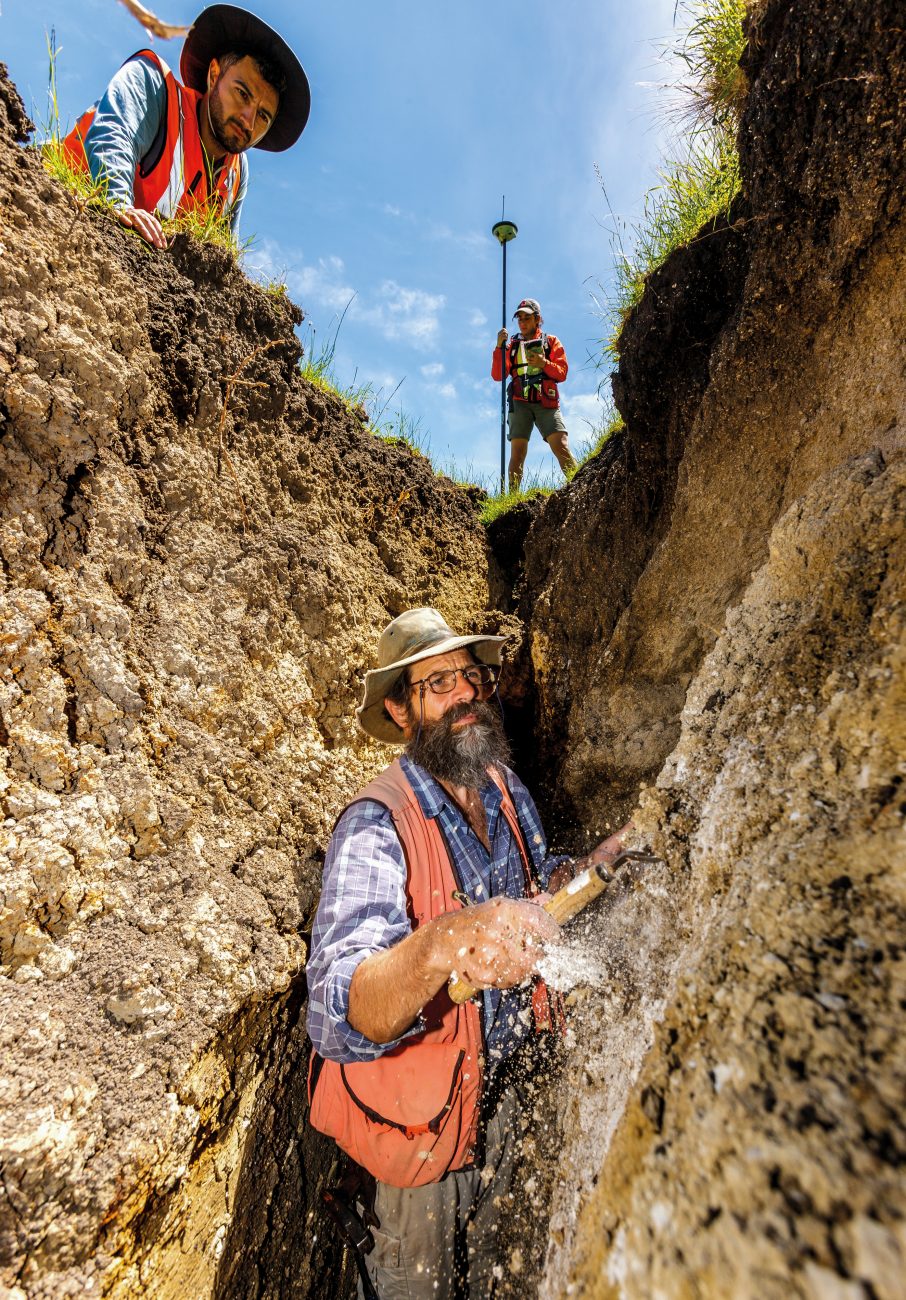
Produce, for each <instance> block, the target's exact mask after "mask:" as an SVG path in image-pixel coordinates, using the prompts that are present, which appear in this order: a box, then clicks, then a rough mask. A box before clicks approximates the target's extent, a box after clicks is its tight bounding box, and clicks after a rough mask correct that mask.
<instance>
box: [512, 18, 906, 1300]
mask: <svg viewBox="0 0 906 1300" xmlns="http://www.w3.org/2000/svg"><path fill="white" fill-rule="evenodd" d="M898 10H899V7H898V6H895V5H893V4H891V3H885V2H883V0H873V2H872V3H867V4H866V3H861V2H859V3H856V2H855V0H853V2H852V3H844V4H840V3H834V4H831V3H823V2H821V0H803V2H802V3H798V4H795V5H793V4H790V3H789V2H788V0H762V3H760V4H758V5H756V6H753V8H752V10H751V11H750V19H749V23H750V44H749V49H748V52H747V54H746V57H745V60H744V65H745V68H746V70H747V73H748V75H749V77H750V83H751V84H750V89H749V97H748V101H747V107H746V111H745V116H744V119H743V123H742V129H741V145H742V163H743V193H742V196H741V198H740V200H739V202H738V204H737V206H736V208H735V209H734V211H733V213H732V214H731V221H730V223H729V225H728V226H727V227H721V228H718V229H717V230H715V231H707V232H703V234H702V236H701V237H700V238H699V239H698V240H697V241H696V242H695V243H694V244H693V246H692V247H690V248H688V249H685V250H683V251H682V252H681V253H679V254H677V255H675V256H674V257H672V258H671V259H670V260H669V261H668V262H667V263H666V265H665V266H664V267H662V268H661V270H660V271H658V272H657V273H656V274H655V275H653V276H652V277H651V279H650V281H649V283H648V286H647V289H646V293H645V296H644V298H643V299H642V302H641V304H640V305H639V307H638V308H637V309H636V311H635V312H634V313H633V315H632V317H631V318H630V320H629V322H628V323H627V326H626V329H625V331H624V334H623V337H622V340H621V361H620V366H619V371H618V374H617V375H616V376H615V378H614V392H615V395H616V397H617V401H618V404H619V406H620V409H621V412H622V414H623V416H624V419H625V420H626V424H627V428H626V430H625V432H624V433H623V434H622V435H619V436H618V437H617V438H615V439H612V440H611V442H610V443H609V444H608V445H607V446H606V447H605V449H604V450H603V452H602V453H601V454H600V455H599V456H598V457H597V458H596V460H595V461H592V462H591V463H590V464H589V465H588V466H586V467H585V468H583V470H582V471H581V472H580V473H579V475H578V476H577V477H576V479H575V480H574V482H573V485H572V487H571V488H570V489H569V490H568V491H565V492H560V493H557V494H555V496H554V497H553V498H552V499H551V500H550V501H549V502H548V503H546V504H545V506H544V508H543V509H542V510H541V511H540V512H539V514H538V515H537V516H536V518H535V520H534V522H533V524H532V526H531V529H530V531H529V534H528V537H527V539H526V542H525V566H524V572H523V576H522V579H521V588H520V598H519V602H518V605H517V608H518V611H519V613H520V614H521V615H522V617H523V619H524V621H525V623H526V627H527V635H526V642H525V643H526V646H527V653H528V657H529V660H530V666H531V670H532V674H533V680H534V684H535V689H536V691H537V699H536V706H535V707H536V710H537V720H538V724H539V733H540V738H541V741H540V743H539V745H538V747H537V751H536V752H537V754H538V757H539V773H538V776H539V778H540V779H538V778H536V785H537V786H538V787H539V793H541V794H542V796H543V797H544V798H546V799H547V800H548V802H549V804H550V806H551V808H552V809H553V811H554V812H555V813H559V815H560V817H561V818H562V819H563V820H564V821H565V822H570V821H572V822H578V823H579V824H580V825H582V826H583V827H584V828H585V831H586V833H588V834H589V835H593V834H596V833H600V831H602V830H604V829H605V828H606V827H607V825H608V824H609V823H613V822H614V821H618V820H621V819H622V817H623V816H624V815H625V814H626V813H628V812H634V820H635V822H636V825H637V827H638V831H639V835H640V837H642V838H645V839H648V840H649V841H650V842H652V843H653V844H654V845H655V846H656V847H657V848H658V850H659V851H660V852H662V853H663V855H664V858H665V861H666V866H665V867H664V868H663V869H662V870H660V871H658V872H654V873H652V875H651V877H650V879H649V881H648V883H647V887H646V888H645V889H644V890H643V891H640V893H639V895H638V897H637V898H636V899H635V900H634V902H633V904H632V906H630V907H627V908H623V909H622V910H621V911H620V913H619V914H618V915H616V916H614V917H613V918H603V919H601V920H600V921H599V923H595V922H594V921H593V919H591V920H590V921H589V923H588V927H587V928H586V932H585V933H584V934H582V933H580V934H578V935H577V936H576V940H575V944H576V947H575V953H574V962H575V965H576V968H577V969H581V970H584V972H585V979H584V983H585V991H584V992H581V991H577V992H576V994H575V997H576V998H581V1003H580V1006H581V1010H577V1012H576V1014H574V1017H573V1024H572V1030H571V1046H570V1050H569V1055H568V1059H567V1063H566V1067H565V1069H566V1077H568V1078H570V1079H571V1080H573V1081H577V1082H575V1083H574V1086H573V1088H572V1089H571V1090H570V1095H569V1099H568V1101H567V1102H565V1103H564V1101H563V1097H564V1093H563V1090H562V1088H561V1089H559V1090H558V1091H557V1092H556V1095H555V1097H554V1098H553V1099H552V1104H553V1105H555V1106H556V1105H558V1104H559V1108H560V1113H561V1119H562V1123H563V1129H562V1133H561V1138H560V1148H559V1151H558V1153H557V1154H558V1159H557V1160H556V1163H555V1166H554V1168H553V1169H552V1170H550V1171H548V1182H547V1185H548V1187H551V1186H552V1187H553V1188H554V1191H553V1197H554V1210H553V1217H552V1220H551V1228H550V1236H549V1239H548V1258H547V1266H546V1271H545V1273H544V1278H543V1281H542V1284H541V1294H542V1295H544V1296H551V1297H554V1296H556V1297H559V1296H562V1295H564V1294H567V1293H568V1288H570V1287H571V1288H572V1290H571V1291H569V1293H570V1294H577V1295H594V1296H602V1297H603V1296H613V1297H617V1296H619V1297H627V1298H628V1297H632V1298H633V1300H648V1298H649V1297H651V1296H653V1295H658V1296H663V1297H691V1296H703V1297H726V1296H733V1297H746V1298H748V1297H756V1296H757V1297H759V1300H763V1298H764V1297H775V1296H776V1297H781V1296H784V1297H788V1296H791V1295H793V1296H797V1297H821V1298H822V1300H823V1298H825V1297H838V1296H839V1297H843V1296H846V1297H853V1298H855V1297H882V1296H883V1297H885V1300H886V1298H887V1297H891V1300H892V1298H893V1297H894V1296H896V1295H898V1294H901V1293H902V1278H903V1276H906V1229H904V1222H906V1190H904V1183H903V1178H902V1162H903V1152H904V1150H906V1128H904V1124H903V1120H902V1114H903V1102H904V1100H906V1057H904V1052H903V1047H902V1037H901V1035H899V1033H898V1031H897V1022H898V1019H899V1018H900V1016H901V1015H902V1007H903V1005H906V1002H904V995H906V987H904V983H903V956H902V935H903V932H904V931H903V921H904V917H903V906H904V900H906V892H904V874H903V872H904V864H906V836H904V811H906V804H904V800H903V797H902V782H903V779H904V776H906V767H904V754H906V707H904V705H906V687H904V657H903V640H904V625H903V609H904V597H906V590H904V552H903V545H904V543H903V523H904V517H906V516H904V505H906V501H904V496H903V490H904V473H906V466H904V451H906V347H904V339H906V293H904V283H906V274H904V273H906V223H904V207H903V200H902V195H903V192H904V179H906V177H904V157H906V153H904V143H906V141H904V135H906V122H904V119H903V115H902V112H901V109H900V107H899V106H900V105H901V104H902V102H903V99H904V90H906V84H904V83H906V46H904V39H906V37H904V30H903V24H902V21H901V20H900V19H901V15H900V16H899V17H898ZM534 1182H535V1183H536V1184H537V1186H538V1191H537V1192H536V1198H535V1202H534V1205H533V1207H532V1208H533V1209H534V1211H535V1212H536V1213H538V1212H539V1211H540V1207H541V1205H544V1206H545V1208H547V1205H548V1202H547V1198H546V1195H545V1193H544V1190H543V1186H542V1184H541V1182H540V1181H539V1180H538V1179H536V1180H534ZM539 1198H540V1199H539Z"/></svg>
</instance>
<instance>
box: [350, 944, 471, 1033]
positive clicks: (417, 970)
mask: <svg viewBox="0 0 906 1300" xmlns="http://www.w3.org/2000/svg"><path fill="white" fill-rule="evenodd" d="M448 976H449V971H446V972H445V971H444V970H443V968H442V967H438V965H437V960H436V952H435V936H434V927H433V926H432V924H431V923H430V922H429V923H428V924H427V925H423V926H420V927H419V928H418V929H417V930H414V931H413V932H412V934H410V935H408V936H407V937H406V938H405V939H402V940H401V941H400V942H399V943H397V944H394V946H393V947H392V948H385V949H384V950H383V951H382V952H375V953H372V954H371V956H370V957H366V958H365V960H364V961H363V962H362V963H361V965H359V966H358V967H357V968H356V971H355V974H354V975H353V977H352V981H351V983H350V985H349V1012H348V1014H347V1017H346V1018H347V1020H348V1021H349V1023H350V1024H351V1025H352V1027H353V1029H356V1030H358V1032H359V1033H360V1034H364V1035H365V1037H366V1038H370V1039H371V1041H372V1042H374V1043H391V1042H393V1040H394V1039H395V1038H399V1037H400V1035H401V1034H404V1033H405V1032H406V1030H407V1029H408V1028H409V1026H410V1025H411V1024H412V1022H413V1021H414V1020H415V1017H416V1016H417V1015H418V1013H419V1012H420V1011H421V1009H422V1007H424V1006H425V1005H426V1004H427V1003H428V1002H430V1001H431V999H432V998H433V997H434V994H435V993H436V992H437V991H438V989H440V988H442V987H443V985H444V984H445V983H446V981H447V977H448Z"/></svg>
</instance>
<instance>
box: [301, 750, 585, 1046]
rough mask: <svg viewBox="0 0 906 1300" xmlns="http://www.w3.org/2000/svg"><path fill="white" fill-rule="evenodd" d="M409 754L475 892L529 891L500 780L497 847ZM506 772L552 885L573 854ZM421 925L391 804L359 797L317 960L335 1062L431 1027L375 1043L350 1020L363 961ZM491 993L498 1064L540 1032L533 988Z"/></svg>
mask: <svg viewBox="0 0 906 1300" xmlns="http://www.w3.org/2000/svg"><path fill="white" fill-rule="evenodd" d="M401 762H402V766H403V770H404V772H405V773H406V776H407V777H408V779H409V781H410V783H411V785H412V788H413V790H414V791H415V795H416V798H417V799H418V802H419V804H420V805H421V808H422V811H423V812H424V814H425V816H426V817H436V818H437V819H438V821H439V823H440V827H441V830H442V831H443V834H444V838H445V839H446V842H447V844H448V845H449V846H450V851H451V853H452V855H453V861H454V868H455V872H456V876H457V877H458V879H459V882H460V884H461V886H462V889H463V891H464V892H465V893H466V894H467V895H468V896H469V898H471V899H472V901H473V902H474V903H483V902H486V901H487V900H488V899H489V898H494V897H497V896H499V895H501V894H506V895H507V896H508V897H509V898H522V897H524V895H525V874H524V872H523V868H522V858H521V856H520V853H519V848H518V846H517V844H516V840H515V838H514V836H513V834H512V832H511V831H510V828H509V825H508V823H507V821H506V818H505V817H504V816H503V814H502V812H501V803H502V796H501V793H500V790H499V789H498V788H497V786H496V785H495V784H494V782H493V781H491V780H488V781H487V782H486V783H485V785H484V786H483V787H482V789H481V791H480V794H481V800H482V803H483V804H484V810H485V814H486V816H487V823H488V843H489V844H490V846H491V852H490V854H489V853H488V851H487V849H486V848H485V847H484V845H483V844H482V842H481V840H480V839H479V838H478V836H477V835H476V834H475V832H474V831H473V830H472V828H471V826H470V825H469V823H468V820H467V819H466V817H465V816H464V814H463V813H462V811H461V809H460V808H459V806H458V805H457V804H456V803H455V802H454V800H453V799H451V798H450V796H449V795H448V794H447V792H446V790H445V789H444V788H443V786H442V785H440V784H439V783H438V782H437V781H435V780H434V778H433V777H432V776H430V775H429V774H428V772H426V771H425V769H424V768H423V767H420V766H418V764H416V763H413V762H411V761H410V760H409V759H408V758H406V757H405V756H404V757H403V758H402V759H401ZM505 771H506V780H507V784H508V786H509V789H510V794H511V795H512V798H513V803H514V804H515V806H516V812H517V815H518V817H519V824H520V826H521V827H522V832H523V835H524V837H525V841H526V847H527V848H528V851H529V854H530V856H531V858H532V862H533V864H534V867H535V872H536V874H537V877H538V880H539V882H540V883H541V885H542V886H545V887H546V885H547V882H548V880H549V878H550V876H551V873H552V872H553V871H554V870H555V868H556V867H557V866H558V865H559V863H561V862H562V861H564V859H563V858H562V857H558V858H552V857H548V855H547V845H546V843H545V839H544V831H543V830H542V828H541V822H540V820H539V818H538V810H537V808H536V807H535V803H534V800H533V799H532V796H531V795H530V794H529V792H528V790H527V789H526V788H525V786H524V785H523V784H522V782H521V781H520V780H519V778H518V776H516V774H515V773H514V772H511V771H510V770H509V769H505ZM411 931H412V926H411V924H410V921H409V916H408V913H407V911H406V864H405V861H404V859H403V850H402V845H401V844H400V841H399V837H398V836H397V833H396V830H395V829H394V826H393V822H392V820H391V817H390V813H389V812H388V811H387V809H386V808H385V807H384V806H383V804H380V803H377V802H375V801H373V800H363V801H362V802H360V803H354V804H353V805H352V806H351V807H350V808H347V809H346V811H345V812H344V813H343V815H342V817H341V818H340V820H339V821H338V823H337V827H336V830H335V831H334V834H333V836H332V838H331V841H330V844H329V846H328V849H327V857H326V859H325V862H324V880H323V886H322V891H321V899H320V902H319V904H318V912H317V915H316V917H315V924H314V928H313V931H312V950H311V956H310V957H309V960H308V968H307V975H308V1032H309V1035H310V1036H311V1040H312V1042H313V1043H314V1045H315V1048H316V1050H317V1051H318V1052H320V1054H321V1055H322V1056H324V1057H327V1058H328V1059H329V1060H333V1061H343V1062H350V1061H371V1060H374V1059H375V1058H376V1057H378V1056H382V1055H383V1054H384V1052H386V1051H389V1050H390V1048H391V1047H395V1046H396V1045H397V1043H399V1042H402V1041H403V1039H404V1038H406V1037H408V1036H409V1035H411V1034H417V1033H419V1032H420V1031H421V1028H422V1026H421V1024H420V1022H419V1021H417V1020H416V1022H415V1023H414V1024H413V1025H412V1027H411V1028H410V1029H409V1030H407V1032H406V1034H404V1035H403V1036H402V1038H400V1039H396V1040H395V1041H394V1042H391V1043H375V1042H372V1040H371V1039H370V1038H366V1037H365V1036H364V1034H360V1033H359V1032H358V1031H357V1030H355V1029H353V1027H352V1025H350V1023H349V1021H348V1020H347V1019H346V1016H347V1013H348V1011H349V985H350V983H351V981H352V976H353V973H354V971H355V970H356V968H357V966H358V965H359V963H360V962H361V961H364V959H365V958H366V957H368V956H369V955H370V954H371V953H374V952H380V951H381V950H382V949H383V948H389V947H391V946H392V945H393V944H395V943H399V941H400V940H401V939H404V938H405V937H406V935H408V934H410V933H411ZM482 1000H483V1004H484V1006H483V1012H484V1031H485V1045H486V1049H487V1056H488V1065H489V1069H490V1070H493V1067H494V1064H495V1063H496V1062H499V1061H500V1060H502V1059H504V1058H505V1057H507V1056H509V1055H510V1053H511V1052H512V1051H514V1050H515V1048H516V1047H518V1045H519V1043H520V1042H522V1040H523V1039H524V1038H526V1037H527V1036H528V1035H529V1034H530V1033H531V1032H532V1015H531V989H530V988H517V989H509V990H506V991H502V990H500V989H485V990H484V993H483V994H482Z"/></svg>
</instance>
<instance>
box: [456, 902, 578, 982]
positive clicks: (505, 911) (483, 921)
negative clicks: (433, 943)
mask: <svg viewBox="0 0 906 1300" xmlns="http://www.w3.org/2000/svg"><path fill="white" fill-rule="evenodd" d="M436 925H437V931H438V935H437V938H438V943H437V951H438V960H439V961H440V963H441V965H442V967H443V969H444V970H445V972H446V973H447V974H452V972H453V971H455V972H456V974H457V975H458V976H459V978H460V979H463V980H465V981H467V982H468V983H469V984H472V985H473V986H474V987H475V988H498V989H508V988H512V987H513V986H514V985H515V984H521V983H522V981H523V980H524V979H527V978H528V976H529V975H531V974H532V973H533V972H534V971H535V969H536V967H537V965H538V961H539V960H540V958H541V956H542V952H543V945H544V944H545V943H549V942H553V941H555V940H556V939H557V938H558V937H559V934H560V927H559V925H558V924H557V922H556V921H555V920H554V919H553V917H552V916H550V915H549V914H548V913H547V912H545V910H544V909H543V907H541V906H540V905H539V904H538V903H537V902H535V901H533V900H529V899H527V898H492V899H491V901H490V902H488V903H479V904H477V905H476V906H475V907H467V908H463V910H462V911H461V912H447V913H446V914H445V915H444V916H442V917H439V918H438V920H437V922H436Z"/></svg>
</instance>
